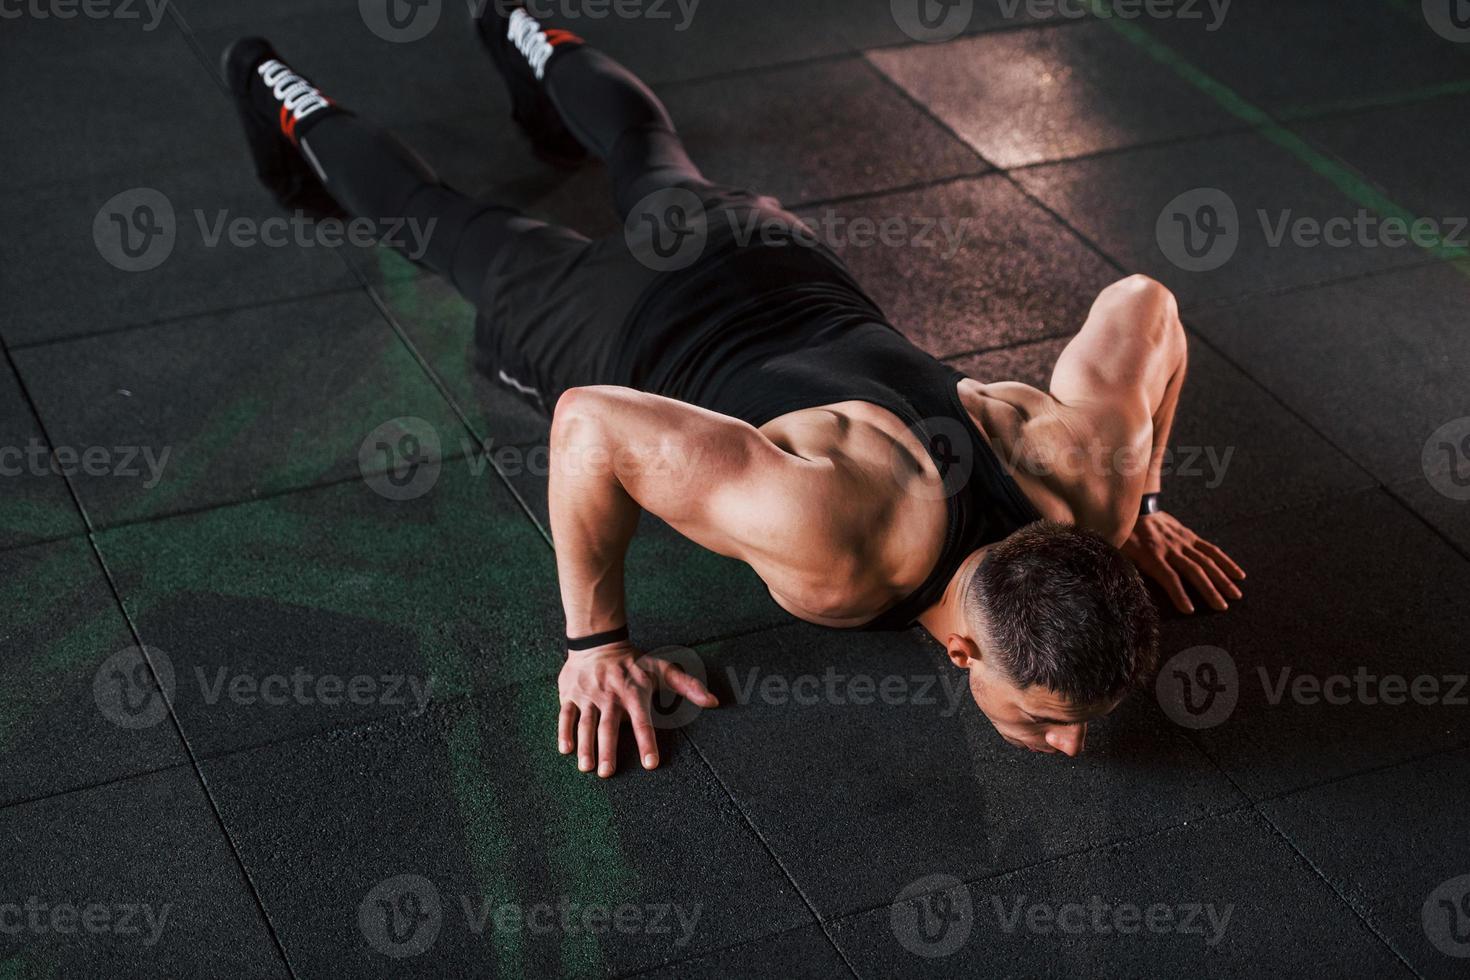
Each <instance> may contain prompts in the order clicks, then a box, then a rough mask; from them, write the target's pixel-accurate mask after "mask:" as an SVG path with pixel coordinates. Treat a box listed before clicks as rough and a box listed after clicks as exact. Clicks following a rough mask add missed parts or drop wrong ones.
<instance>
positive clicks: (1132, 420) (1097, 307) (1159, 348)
mask: <svg viewBox="0 0 1470 980" xmlns="http://www.w3.org/2000/svg"><path fill="white" fill-rule="evenodd" d="M1183 343H1184V339H1183V330H1182V328H1181V327H1180V325H1179V316H1178V309H1177V307H1176V306H1175V303H1174V298H1173V295H1172V294H1170V293H1169V291H1168V290H1167V289H1165V288H1164V287H1163V286H1161V285H1159V284H1158V283H1157V282H1154V281H1153V280H1151V279H1147V278H1145V277H1143V276H1132V277H1129V278H1128V279H1124V280H1122V281H1121V282H1118V283H1114V284H1113V285H1111V286H1109V287H1108V288H1107V289H1105V290H1103V291H1102V293H1101V294H1100V295H1099V296H1098V298H1097V301H1096V302H1095V303H1094V304H1093V306H1092V311H1091V312H1090V313H1089V314H1088V317H1087V322H1086V323H1085V324H1083V327H1082V329H1081V331H1079V332H1078V334H1077V336H1076V337H1074V338H1072V340H1071V342H1070V343H1068V344H1067V347H1066V349H1065V350H1063V351H1062V354H1061V356H1060V357H1059V358H1057V364H1056V368H1055V370H1054V371H1053V372H1052V379H1051V393H1052V395H1053V396H1055V397H1056V398H1057V400H1058V401H1060V402H1062V403H1063V404H1065V405H1069V406H1073V407H1077V408H1087V409H1091V410H1093V411H1094V412H1096V413H1098V414H1099V416H1100V417H1112V418H1114V419H1116V420H1117V421H1118V422H1120V423H1123V424H1124V425H1130V426H1131V425H1143V424H1146V423H1147V421H1148V420H1149V419H1150V418H1151V417H1152V415H1153V412H1154V410H1155V408H1157V406H1158V405H1159V404H1160V402H1162V400H1163V397H1164V392H1165V390H1166V389H1167V388H1168V385H1169V381H1170V379H1171V378H1172V377H1173V375H1174V372H1175V370H1176V369H1177V367H1178V363H1179V359H1180V358H1181V357H1182V354H1183Z"/></svg>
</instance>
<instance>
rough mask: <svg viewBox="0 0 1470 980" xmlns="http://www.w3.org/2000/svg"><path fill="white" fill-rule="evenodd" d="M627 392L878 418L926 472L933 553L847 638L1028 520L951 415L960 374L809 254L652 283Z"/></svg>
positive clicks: (919, 607)
mask: <svg viewBox="0 0 1470 980" xmlns="http://www.w3.org/2000/svg"><path fill="white" fill-rule="evenodd" d="M625 327H626V330H627V333H626V334H625V340H626V342H625V343H624V345H623V347H622V349H621V352H620V355H619V360H620V362H621V364H620V371H619V376H620V377H625V378H630V379H632V380H631V385H632V387H635V388H638V389H640V390H643V391H650V392H654V393H656V394H661V395H666V396H668V397H670V398H677V399H679V400H680V401H684V402H688V403H690V404H693V405H699V406H701V407H703V408H708V409H710V410H712V411H715V412H720V413H721V414H724V415H729V416H733V417H734V418H738V419H743V420H744V421H746V422H749V423H750V424H751V425H754V426H761V425H764V424H765V423H767V422H769V421H770V420H771V419H774V418H777V417H778V416H781V415H785V414H786V413H788V412H794V411H798V410H801V409H805V408H814V407H816V406H819V405H830V404H834V403H836V402H845V401H863V402H869V403H872V404H874V405H877V406H879V407H880V408H884V409H887V410H888V411H890V412H892V413H893V414H894V415H896V416H898V418H900V419H902V420H903V422H904V424H905V425H907V426H909V428H910V430H911V431H912V432H913V433H914V434H915V435H916V436H918V438H919V440H920V442H922V443H923V445H924V446H925V447H926V448H927V449H928V452H929V455H930V456H931V457H932V458H933V460H934V465H935V466H936V467H937V469H938V471H939V473H940V476H941V478H942V480H941V486H940V487H936V488H932V489H933V490H934V496H935V497H936V499H937V498H939V497H943V498H944V500H945V504H946V507H947V510H948V523H947V527H946V531H945V536H944V547H943V549H942V550H941V552H940V555H939V560H938V562H937V563H936V564H935V566H934V569H933V570H932V571H931V572H930V574H929V576H928V577H927V578H926V579H925V580H924V582H923V584H922V585H920V586H919V587H918V588H917V589H916V590H915V591H914V592H912V593H910V594H909V595H908V596H906V597H905V598H904V599H902V600H900V601H899V602H898V604H897V605H895V606H893V607H891V608H889V609H888V610H886V611H884V612H883V613H881V614H879V615H878V616H877V617H876V618H875V619H873V620H871V621H870V622H868V623H866V624H864V625H863V626H861V627H858V629H863V630H901V629H907V628H908V627H910V626H912V625H913V624H914V622H915V620H916V619H917V618H918V616H919V614H920V613H922V612H923V611H924V610H925V609H928V608H929V607H930V606H932V605H933V604H934V603H936V602H938V601H939V599H940V598H941V597H942V596H943V594H944V590H945V588H946V587H947V586H948V584H949V582H950V579H951V578H953V576H954V573H955V571H956V570H957V569H958V568H959V567H960V565H961V564H962V563H963V562H964V560H965V559H966V558H967V557H969V555H970V554H971V553H972V552H974V550H975V549H976V548H979V547H982V546H983V545H987V544H991V543H993V542H996V541H999V540H1000V539H1002V538H1004V537H1006V536H1007V535H1009V534H1011V532H1013V531H1015V530H1017V529H1018V528H1021V527H1023V526H1025V525H1027V524H1030V523H1031V522H1033V521H1036V520H1039V519H1040V517H1041V515H1040V514H1038V513H1037V511H1036V508H1035V507H1034V506H1033V505H1032V504H1031V502H1030V501H1029V500H1028V499H1027V498H1026V496H1025V495H1024V494H1023V493H1022V492H1021V489H1020V487H1018V486H1017V485H1016V483H1015V481H1014V480H1013V479H1012V478H1011V477H1010V475H1009V474H1008V473H1006V471H1005V470H1004V469H1003V468H1002V466H1001V463H1000V461H999V460H998V459H997V458H996V456H995V453H994V452H993V451H992V449H991V447H990V443H989V442H988V441H987V440H986V439H985V437H984V436H982V435H981V434H980V432H979V430H978V429H976V427H975V424H974V422H972V421H971V419H970V416H969V413H967V412H966V411H965V410H964V407H963V406H962V405H961V403H960V398H959V391H958V389H957V387H956V386H957V384H958V382H959V381H960V379H961V378H963V377H964V375H963V374H962V373H961V372H959V371H956V370H955V369H954V368H952V367H949V366H947V365H945V364H943V363H941V362H940V361H938V360H936V359H935V358H933V357H932V356H930V355H929V354H926V353H924V352H923V351H921V350H920V349H919V348H918V347H916V346H914V345H913V344H912V343H911V342H909V341H908V340H907V339H906V338H905V337H903V336H902V335H901V334H900V333H899V332H898V331H897V330H896V329H895V328H894V327H892V326H891V325H890V324H889V323H888V321H887V319H886V318H885V317H884V316H883V313H882V311H880V310H879V309H878V307H877V305H876V304H875V303H874V302H873V301H872V300H871V299H870V298H869V297H868V296H867V294H866V293H865V292H864V291H863V289H862V288H861V287H860V286H859V285H858V284H857V283H856V281H854V280H853V278H852V276H851V274H850V273H848V271H847V269H846V267H845V266H844V265H843V264H842V262H841V260H839V259H838V258H837V257H836V256H835V255H832V254H831V253H830V252H828V251H827V250H826V249H825V248H824V247H821V246H818V245H815V244H801V245H794V244H788V245H784V246H774V245H762V246H755V247H751V246H748V245H747V246H745V247H739V248H736V247H733V246H732V245H726V246H725V247H723V248H721V249H719V250H718V251H717V252H715V253H714V254H711V253H709V252H706V254H705V255H704V256H703V257H702V258H701V259H700V261H699V262H698V263H697V264H695V265H694V266H693V267H692V268H689V269H686V270H684V271H682V272H680V273H670V274H667V275H665V276H663V277H661V278H660V280H659V281H658V282H656V283H655V284H654V285H653V286H652V287H650V289H649V290H648V291H647V292H645V294H644V295H643V297H642V298H641V299H640V300H639V302H638V304H637V305H636V306H635V307H634V309H633V311H632V312H631V313H630V314H629V317H628V320H627V323H626V325H625Z"/></svg>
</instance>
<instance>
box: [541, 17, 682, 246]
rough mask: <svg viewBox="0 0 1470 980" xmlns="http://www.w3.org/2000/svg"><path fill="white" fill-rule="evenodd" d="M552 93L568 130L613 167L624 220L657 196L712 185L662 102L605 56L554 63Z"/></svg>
mask: <svg viewBox="0 0 1470 980" xmlns="http://www.w3.org/2000/svg"><path fill="white" fill-rule="evenodd" d="M546 91H547V94H548V95H550V97H551V100H552V102H553V103H554V104H555V105H556V108H557V110H558V111H559V112H560V113H561V117H562V119H563V120H564V121H565V123H566V125H567V128H568V129H570V130H571V131H572V133H573V135H575V136H576V137H577V139H578V140H579V141H580V142H581V143H582V145H583V146H585V147H587V148H588V149H589V150H591V151H592V152H593V153H595V154H596V155H597V156H598V158H599V159H601V160H602V161H603V162H604V163H605V164H607V169H608V173H609V175H610V176H611V178H612V183H613V197H614V201H615V202H616V204H617V209H618V215H619V216H620V217H622V218H625V219H626V218H627V216H628V214H629V212H631V211H632V209H633V206H634V205H635V204H637V203H638V201H640V200H641V199H642V198H644V197H646V196H647V195H649V194H651V193H653V192H654V191H657V190H662V189H663V188H665V187H671V186H675V185H679V186H690V185H695V186H700V185H706V184H708V183H709V182H708V181H706V180H705V179H704V175H703V174H701V173H700V171H699V168H698V167H697V166H695V165H694V162H693V161H692V160H690V159H689V154H688V153H686V152H685V150H684V144H683V142H681V141H680V139H679V136H678V134H677V133H676V132H675V131H674V123H673V120H672V119H670V118H669V113H668V110H667V109H665V108H664V105H663V103H662V102H660V101H659V100H658V96H656V95H654V94H653V92H651V91H650V90H649V89H648V86H646V85H644V84H643V82H642V81H640V80H639V79H638V77H637V76H636V75H634V74H633V73H632V72H630V71H629V70H628V69H626V68H624V67H623V66H622V65H620V64H618V63H617V62H616V61H614V60H613V59H611V58H609V57H608V56H607V55H605V54H603V53H602V52H600V51H596V50H593V49H592V48H590V47H585V46H584V47H580V48H575V49H573V50H571V51H567V52H565V53H562V54H559V55H558V56H557V57H556V58H553V59H552V60H551V62H550V63H549V64H548V65H547V71H546Z"/></svg>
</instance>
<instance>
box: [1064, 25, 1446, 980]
mask: <svg viewBox="0 0 1470 980" xmlns="http://www.w3.org/2000/svg"><path fill="white" fill-rule="evenodd" d="M1102 5H1103V0H1091V6H1092V9H1093V10H1094V11H1098V10H1100V9H1101V7H1102ZM1100 19H1102V20H1104V21H1105V22H1106V23H1107V24H1108V26H1109V27H1110V28H1112V29H1113V31H1114V32H1116V33H1118V34H1120V35H1121V36H1122V37H1123V38H1124V39H1125V40H1127V41H1128V42H1129V43H1130V44H1132V45H1133V46H1134V47H1136V48H1139V49H1141V50H1142V51H1143V53H1144V54H1146V55H1147V56H1148V57H1150V58H1152V59H1153V60H1154V61H1156V62H1158V63H1159V64H1161V65H1163V66H1164V67H1166V68H1168V69H1170V70H1171V71H1173V72H1174V74H1175V75H1177V76H1179V77H1180V78H1182V79H1183V80H1184V81H1185V82H1187V83H1188V84H1190V85H1191V86H1193V87H1194V88H1195V89H1196V90H1198V91H1200V92H1201V93H1202V94H1204V95H1206V96H1208V97H1209V98H1211V99H1212V100H1213V101H1214V102H1215V103H1216V104H1217V105H1219V106H1220V107H1221V108H1223V109H1225V110H1226V111H1227V112H1230V113H1231V114H1232V115H1235V116H1236V117H1237V118H1240V119H1244V120H1246V121H1248V122H1256V121H1259V122H1260V123H1261V124H1262V126H1261V129H1260V133H1261V135H1262V136H1263V137H1264V138H1266V139H1269V140H1270V141H1271V142H1273V143H1275V144H1276V145H1277V146H1278V147H1280V148H1281V149H1283V150H1285V151H1286V152H1287V153H1288V154H1290V155H1291V156H1293V157H1295V158H1296V159H1297V160H1298V162H1300V163H1302V164H1304V165H1305V166H1306V167H1307V168H1308V169H1309V170H1311V171H1312V172H1313V173H1316V174H1317V175H1318V176H1319V177H1323V178H1325V179H1326V180H1327V181H1328V182H1329V183H1331V184H1332V185H1333V186H1335V187H1336V188H1337V189H1338V190H1339V191H1340V192H1342V193H1343V194H1344V195H1345V196H1346V197H1348V199H1349V200H1352V201H1355V202H1357V203H1358V204H1359V205H1361V206H1364V207H1368V208H1369V209H1371V210H1373V211H1376V212H1378V213H1379V214H1380V215H1383V216H1385V217H1387V216H1390V215H1393V216H1398V217H1400V218H1403V219H1405V220H1409V221H1411V222H1412V221H1413V220H1414V216H1413V215H1411V214H1410V213H1409V212H1408V211H1406V210H1405V209H1404V208H1402V207H1400V206H1399V205H1398V204H1396V203H1394V202H1393V201H1392V200H1391V199H1389V198H1388V197H1387V196H1386V195H1384V194H1381V193H1380V192H1378V191H1377V190H1375V189H1374V188H1372V187H1371V186H1369V185H1368V183H1367V182H1366V181H1365V180H1362V179H1360V178H1358V177H1356V176H1355V175H1353V174H1352V173H1351V172H1350V171H1349V170H1348V169H1347V168H1346V167H1345V166H1343V165H1342V164H1339V163H1336V162H1334V161H1333V160H1331V159H1330V158H1329V157H1327V156H1326V155H1324V154H1322V153H1320V152H1318V151H1317V150H1316V149H1315V148H1314V147H1312V146H1311V145H1310V144H1309V143H1307V142H1306V140H1304V139H1302V138H1301V137H1299V136H1297V135H1296V134H1295V133H1294V132H1292V131H1291V130H1289V129H1287V128H1286V127H1285V126H1283V125H1281V124H1280V123H1279V122H1277V121H1276V120H1275V119H1274V118H1273V117H1271V115H1270V114H1269V113H1267V112H1265V111H1264V110H1262V109H1260V108H1258V107H1256V106H1255V105H1253V104H1252V103H1250V102H1248V101H1247V100H1245V99H1244V98H1242V97H1241V96H1240V95H1239V94H1238V93H1236V92H1235V91H1234V90H1233V89H1231V88H1229V87H1228V86H1226V85H1225V84H1224V83H1223V82H1220V81H1219V80H1217V79H1215V78H1214V77H1213V76H1211V75H1209V74H1208V73H1206V72H1204V71H1203V70H1202V69H1200V68H1198V67H1197V66H1195V65H1194V64H1193V63H1192V62H1190V61H1189V60H1188V59H1187V58H1185V57H1184V56H1183V55H1180V54H1179V53H1178V52H1176V51H1175V50H1174V49H1173V48H1172V47H1170V46H1169V45H1168V44H1166V43H1165V42H1163V41H1160V40H1158V39H1157V38H1156V37H1154V36H1153V35H1152V34H1151V33H1150V32H1148V31H1146V30H1144V29H1143V28H1141V27H1139V26H1137V25H1135V24H1132V23H1124V22H1122V21H1119V20H1117V19H1116V18H1106V17H1103V18H1100ZM1446 251H1447V250H1446V247H1445V246H1444V245H1443V243H1441V244H1440V245H1439V246H1438V247H1437V248H1435V249H1433V250H1432V252H1433V254H1435V255H1436V256H1438V257H1446V256H1445V254H1444V253H1445V252H1446ZM1449 254H1450V255H1451V256H1453V257H1457V258H1464V257H1466V255H1467V254H1470V253H1466V251H1465V250H1464V249H1457V250H1454V251H1451V252H1449ZM1460 271H1461V272H1462V274H1466V273H1465V272H1464V270H1463V268H1462V269H1460ZM1211 346H1213V345H1211ZM1217 353H1220V352H1219V351H1217ZM1222 356H1223V355H1222ZM1235 366H1236V367H1237V369H1239V365H1235ZM1247 376H1249V377H1252V379H1253V380H1254V376H1252V375H1247ZM1257 384H1260V386H1261V387H1262V388H1263V389H1264V390H1267V391H1270V389H1269V388H1266V386H1265V385H1264V384H1261V383H1260V382H1259V381H1257ZM1272 394H1273V397H1274V392H1273V393H1272ZM1278 401H1279V399H1278ZM1281 404H1282V405H1283V407H1286V406H1285V403H1284V402H1283V403H1281ZM1303 421H1305V420H1303ZM1319 434H1320V433H1319ZM1322 438H1324V439H1325V438H1326V436H1325V435H1322ZM1329 442H1330V440H1329ZM1333 446H1334V448H1336V449H1337V450H1338V451H1339V452H1343V450H1342V449H1341V447H1339V446H1337V445H1336V444H1335V443H1333ZM1345 455H1347V454H1345ZM1348 458H1349V459H1351V460H1352V461H1353V462H1354V463H1355V464H1356V465H1358V466H1359V467H1361V468H1363V469H1364V470H1365V471H1366V469H1367V468H1366V466H1364V465H1363V464H1362V463H1360V462H1358V460H1357V459H1356V457H1354V456H1352V455H1348ZM1372 475H1373V474H1372V473H1371V472H1370V473H1369V476H1372ZM1375 482H1376V478H1375ZM1380 489H1382V487H1381V486H1380ZM1385 492H1386V491H1385ZM1389 496H1390V497H1391V498H1392V496H1393V495H1392V494H1389ZM1199 747H1200V750H1201V751H1202V752H1204V748H1203V746H1199ZM1205 754H1206V755H1207V756H1208V757H1209V758H1210V760H1211V762H1212V763H1214V765H1215V767H1216V769H1218V770H1219V771H1220V772H1222V773H1223V774H1224V775H1225V777H1226V778H1227V779H1229V780H1230V783H1231V785H1232V786H1235V788H1236V790H1237V792H1240V793H1241V794H1242V795H1245V796H1247V798H1249V795H1248V794H1246V793H1245V791H1244V790H1243V789H1241V787H1240V785H1239V784H1238V783H1237V782H1236V781H1235V779H1234V777H1233V776H1231V775H1230V774H1229V773H1228V772H1225V770H1224V769H1223V768H1222V767H1221V765H1220V763H1219V761H1218V760H1216V759H1215V758H1214V756H1212V755H1209V753H1207V752H1206V753H1205ZM1250 806H1251V810H1252V811H1253V812H1254V813H1255V814H1256V815H1257V816H1258V817H1259V819H1261V820H1263V821H1264V822H1265V823H1266V825H1267V826H1269V827H1270V828H1271V830H1272V832H1273V833H1275V834H1276V835H1277V836H1278V837H1279V838H1280V839H1281V840H1282V841H1284V842H1285V843H1286V845H1287V846H1288V847H1289V848H1290V849H1291V850H1292V852H1293V853H1295V854H1296V855H1297V856H1298V858H1299V859H1300V860H1301V861H1303V862H1305V863H1306V865H1307V867H1309V868H1310V869H1311V870H1312V872H1313V873H1314V874H1315V875H1316V876H1317V878H1318V879H1319V880H1320V881H1321V882H1322V883H1323V884H1324V885H1326V886H1327V887H1328V888H1329V889H1330V890H1331V891H1332V893H1333V894H1334V895H1336V896H1337V899H1338V901H1339V902H1341V903H1342V904H1343V905H1345V906H1346V907H1347V908H1348V909H1349V910H1350V911H1351V912H1352V914H1353V916H1354V917H1355V918H1357V920H1358V922H1359V924H1360V925H1361V926H1362V927H1363V928H1364V929H1365V930H1367V931H1368V933H1369V934H1370V935H1372V936H1373V937H1375V938H1376V939H1377V940H1378V942H1379V943H1380V944H1381V945H1382V946H1383V948H1385V949H1387V950H1388V951H1389V953H1390V954H1391V955H1393V956H1394V957H1395V958H1396V959H1397V960H1398V961H1399V962H1400V963H1401V964H1402V965H1403V966H1404V967H1405V968H1406V969H1407V970H1408V971H1409V972H1410V973H1411V974H1412V975H1414V976H1416V977H1417V976H1420V974H1419V972H1418V971H1417V970H1415V969H1414V967H1413V965H1412V964H1410V963H1409V961H1408V960H1407V959H1405V958H1404V956H1403V954H1402V953H1400V952H1399V950H1398V949H1397V948H1396V947H1395V946H1394V945H1393V944H1392V943H1390V942H1389V941H1388V939H1387V938H1386V937H1385V936H1384V935H1383V934H1382V933H1380V932H1379V931H1378V929H1377V928H1376V927H1375V926H1374V925H1373V924H1372V923H1371V922H1369V921H1368V919H1367V918H1366V917H1365V916H1364V915H1363V913H1362V912H1361V911H1360V910H1359V909H1358V908H1357V906H1356V905H1355V904H1353V903H1352V902H1350V901H1348V899H1347V897H1346V896H1345V895H1343V894H1342V892H1341V891H1339V890H1338V888H1337V887H1336V886H1335V885H1334V884H1333V883H1332V882H1331V881H1329V880H1328V879H1327V877H1326V875H1324V874H1323V872H1322V870H1321V869H1320V868H1318V867H1317V865H1316V863H1315V862H1314V861H1312V860H1311V859H1310V858H1308V857H1307V855H1306V854H1305V853H1303V852H1302V850H1301V849H1300V848H1299V847H1297V845H1296V843H1295V842H1294V841H1292V840H1291V839H1290V838H1288V837H1287V836H1286V835H1285V834H1284V833H1282V831H1281V828H1280V827H1278V826H1277V825H1276V823H1275V821H1273V820H1271V818H1270V817H1269V816H1267V814H1266V813H1265V812H1264V810H1262V808H1261V806H1260V804H1259V803H1257V802H1255V801H1254V800H1252V801H1251V804H1250Z"/></svg>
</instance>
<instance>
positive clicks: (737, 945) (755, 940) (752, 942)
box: [614, 922, 841, 980]
mask: <svg viewBox="0 0 1470 980" xmlns="http://www.w3.org/2000/svg"><path fill="white" fill-rule="evenodd" d="M812 925H813V923H810V922H803V923H802V924H801V925H797V926H788V927H787V928H784V929H773V930H772V931H770V932H765V933H761V934H760V935H759V936H752V937H750V938H749V939H741V940H737V941H736V942H733V943H727V944H725V945H723V946H714V947H711V948H709V949H702V950H700V951H699V952H697V953H695V954H694V955H692V956H681V957H676V958H674V959H670V960H664V961H663V962H661V963H653V964H650V965H648V966H640V967H637V968H636V969H634V970H632V971H630V972H628V973H618V974H615V975H614V980H634V978H636V977H642V976H646V975H648V974H650V973H653V972H655V971H657V970H666V969H668V968H669V967H674V966H682V965H684V964H687V963H693V962H695V961H696V960H700V959H704V958H705V957H708V956H717V955H719V954H721V953H729V952H733V951H734V950H737V949H746V948H748V947H751V946H757V945H763V944H768V943H770V942H771V941H772V940H775V939H780V938H781V937H782V936H789V935H790V934H791V933H793V932H800V931H801V930H802V929H810V928H811V927H812ZM839 955H841V954H840V952H839Z"/></svg>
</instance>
